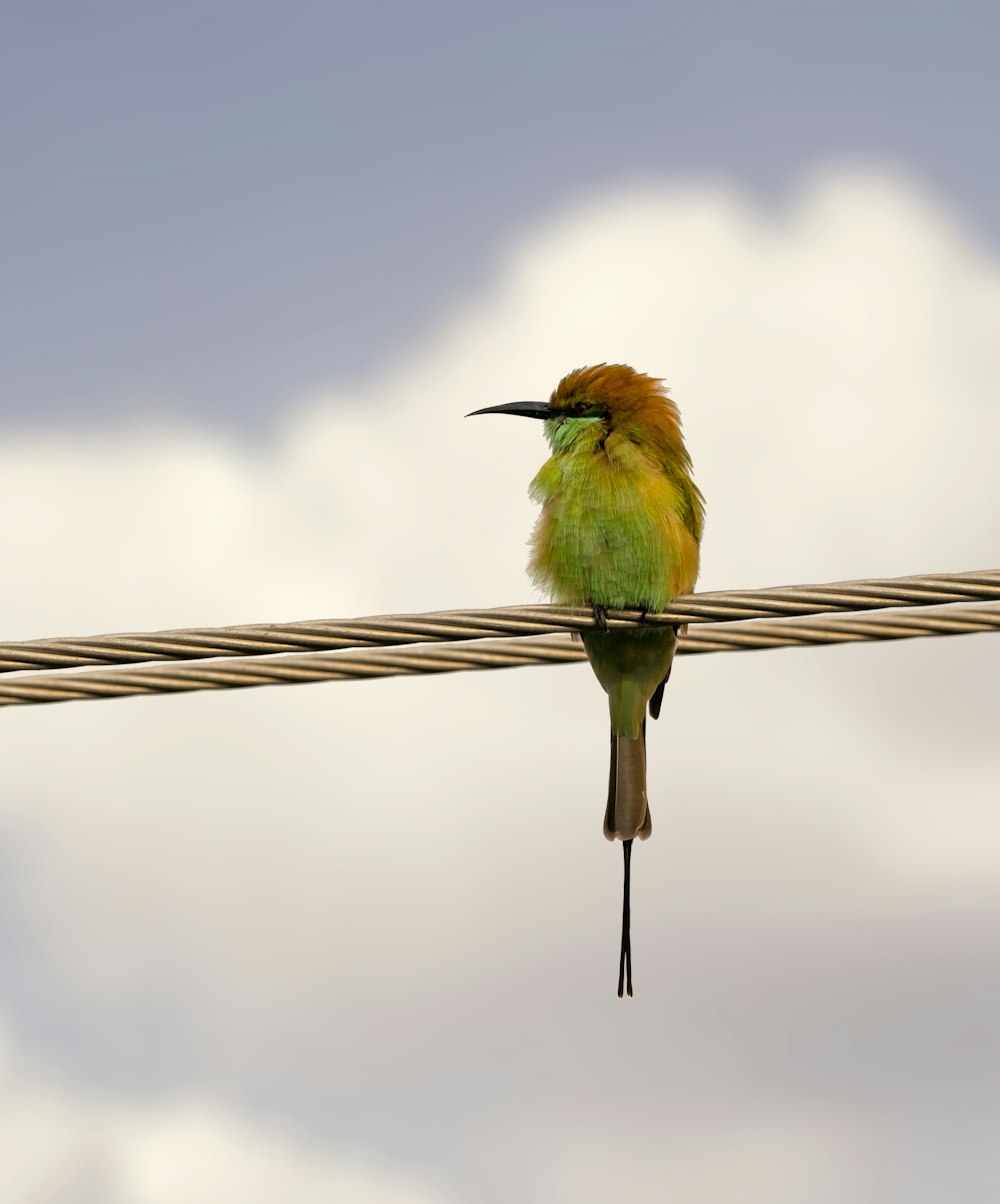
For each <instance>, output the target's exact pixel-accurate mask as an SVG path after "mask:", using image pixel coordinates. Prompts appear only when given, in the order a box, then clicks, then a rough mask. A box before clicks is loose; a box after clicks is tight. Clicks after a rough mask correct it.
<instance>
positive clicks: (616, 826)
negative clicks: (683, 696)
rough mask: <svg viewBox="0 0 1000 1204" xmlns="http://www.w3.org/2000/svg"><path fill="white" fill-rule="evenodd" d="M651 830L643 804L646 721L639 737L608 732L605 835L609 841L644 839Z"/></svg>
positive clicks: (644, 791)
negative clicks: (608, 755)
mask: <svg viewBox="0 0 1000 1204" xmlns="http://www.w3.org/2000/svg"><path fill="white" fill-rule="evenodd" d="M652 831H653V821H652V819H651V818H650V815H649V803H648V802H647V801H646V721H645V719H643V721H642V727H641V729H640V731H639V735H638V737H636V739H634V740H633V739H632V738H631V737H629V736H623V735H621V734H620V733H619V732H616V731H615V730H614V729H612V731H611V772H610V773H609V775H608V807H607V810H606V811H605V813H604V835H605V836H606V837H607V838H608V840H631V839H632V838H633V837H634V836H638V837H639V839H640V840H645V839H646V838H647V837H648V836H649V835H650V833H651V832H652Z"/></svg>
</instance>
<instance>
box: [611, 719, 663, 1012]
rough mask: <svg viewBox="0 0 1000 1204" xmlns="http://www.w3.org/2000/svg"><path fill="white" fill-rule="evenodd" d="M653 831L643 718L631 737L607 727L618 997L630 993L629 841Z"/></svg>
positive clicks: (630, 848) (630, 843)
mask: <svg viewBox="0 0 1000 1204" xmlns="http://www.w3.org/2000/svg"><path fill="white" fill-rule="evenodd" d="M652 831H653V821H652V820H651V819H650V817H649V803H648V802H647V801H646V720H645V719H643V721H642V727H641V728H640V729H639V735H638V736H637V737H635V738H634V739H633V738H632V737H630V736H623V735H621V733H620V732H616V731H615V730H614V728H612V729H611V772H610V774H609V775H608V809H607V811H606V812H605V813H604V835H605V836H606V837H607V838H608V840H620V841H622V851H623V853H624V854H625V881H624V883H623V892H622V943H621V955H620V957H619V959H618V998H619V999H621V997H622V995H624V994H625V992H626V990H627V991H628V994H629V995H630V996H631V994H632V903H631V898H630V896H631V893H632V890H631V887H632V883H631V878H632V874H631V867H632V840H633V838H634V837H636V836H638V837H639V839H640V840H645V839H646V837H647V836H649V834H650V833H651V832H652Z"/></svg>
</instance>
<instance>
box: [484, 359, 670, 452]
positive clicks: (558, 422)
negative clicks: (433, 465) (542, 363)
mask: <svg viewBox="0 0 1000 1204" xmlns="http://www.w3.org/2000/svg"><path fill="white" fill-rule="evenodd" d="M476 414H517V415H519V416H520V417H522V418H541V419H544V420H545V422H546V434H547V435H548V437H549V442H550V443H551V444H552V445H553V447H554V448H557V449H559V448H563V447H568V446H570V445H574V444H576V443H578V442H579V441H581V440H584V439H585V440H586V441H588V442H589V441H591V439H593V438H595V437H596V438H597V439H598V440H603V439H605V438H607V436H608V434H610V432H611V431H613V430H621V431H628V432H629V433H630V434H634V435H640V434H642V433H643V431H644V428H645V430H646V431H647V432H649V433H650V434H652V433H654V432H656V433H658V434H660V435H661V436H662V435H664V434H666V435H668V436H669V437H673V438H679V437H680V419H679V416H678V413H677V407H676V405H675V404H674V403H673V401H671V399H670V398H669V397H668V396H667V395H666V393H665V391H664V389H663V385H662V381H659V380H657V379H656V378H654V377H652V376H646V375H644V374H643V373H642V372H636V371H635V369H634V368H630V367H628V365H627V364H597V365H596V366H595V367H591V368H577V369H576V370H575V371H573V372H570V373H569V374H568V375H567V376H564V377H563V378H562V380H561V381H560V382H559V384H558V385H557V386H556V388H555V390H554V391H553V393H552V396H551V397H550V398H549V400H548V401H510V402H507V403H506V404H505V405H498V406H487V407H486V408H485V409H482V410H474V411H473V413H472V414H469V415H467V417H469V418H472V417H474V415H476ZM673 438H671V441H673Z"/></svg>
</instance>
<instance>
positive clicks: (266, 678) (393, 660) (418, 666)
mask: <svg viewBox="0 0 1000 1204" xmlns="http://www.w3.org/2000/svg"><path fill="white" fill-rule="evenodd" d="M985 631H1000V606H990V605H982V606H965V607H958V606H950V607H945V608H942V609H940V610H931V611H927V612H925V613H922V614H916V615H909V614H901V615H891V616H887V617H869V616H861V617H859V616H850V617H846V618H833V619H831V618H808V619H792V620H789V621H787V622H768V621H758V622H748V623H732V624H718V625H713V626H711V627H706V628H705V629H704V630H702V629H700V628H697V627H696V628H693V629H689V630H688V632H687V634H686V635H684V636H682V638H681V640H680V644H679V647H678V652H679V653H681V654H685V655H691V654H694V653H705V652H739V651H749V650H751V649H766V648H789V647H795V646H800V647H801V646H809V645H813V646H815V645H820V644H837V643H848V642H850V643H857V642H862V641H873V640H902V639H913V638H916V637H920V636H943V635H967V634H971V633H974V632H985ZM585 659H586V656H585V654H584V651H583V649H582V647H581V646H580V644H579V643H578V642H576V641H574V640H572V639H568V638H566V637H565V636H562V637H558V638H544V637H543V638H529V639H520V640H495V641H482V642H478V643H460V644H443V645H437V646H430V647H426V648H420V649H401V650H398V651H377V650H375V651H368V650H354V651H343V652H334V653H298V654H292V655H287V656H275V657H251V658H246V659H236V660H229V661H220V660H216V661H211V662H208V663H200V664H188V665H154V666H151V667H150V668H146V669H94V670H91V671H89V672H84V673H66V674H62V673H37V674H26V675H24V676H21V677H12V678H8V679H6V680H5V681H3V682H0V706H17V705H25V704H31V703H47V702H70V701H83V700H87V699H91V700H96V699H99V698H122V697H126V696H128V695H135V694H176V693H186V692H190V691H194V690H226V689H241V688H246V687H250V686H267V685H293V684H304V683H307V682H318V681H346V680H352V679H354V680H357V679H360V678H371V677H393V676H399V675H412V674H420V673H450V672H457V671H460V670H469V669H511V668H517V667H521V666H526V665H545V664H565V663H569V662H573V661H581V660H585Z"/></svg>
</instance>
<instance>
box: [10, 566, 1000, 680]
mask: <svg viewBox="0 0 1000 1204" xmlns="http://www.w3.org/2000/svg"><path fill="white" fill-rule="evenodd" d="M998 600H1000V569H991V570H986V571H983V572H977V573H945V574H936V575H924V576H919V577H890V578H885V579H878V580H872V581H838V582H833V583H831V584H828V585H789V586H778V587H775V588H771V589H758V590H738V591H723V592H716V593H702V594H690V595H686V596H682V597H679V598H676V599H675V600H674V602H673V604H672V606H671V608H670V610H669V611H667V612H665V613H664V614H659V615H648V616H646V618H645V621H646V622H647V623H651V624H652V623H656V624H664V623H690V624H701V623H728V622H731V621H733V620H739V619H759V618H772V617H776V616H785V617H788V616H793V615H809V614H824V613H831V612H836V611H858V610H878V609H881V608H886V607H895V606H935V605H941V604H943V603H949V602H986V601H998ZM638 617H639V615H638V612H637V611H625V610H621V611H610V612H609V618H608V623H609V625H610V626H612V627H623V626H628V625H629V624H631V623H634V622H635V621H636V620H637V619H638ZM593 623H594V619H593V616H592V614H591V613H590V611H589V610H581V609H576V608H572V607H559V606H520V607H500V608H497V609H493V610H455V611H434V612H431V613H429V614H417V615H382V616H377V617H374V618H364V619H350V620H327V619H316V620H306V621H304V622H297V623H265V624H250V625H245V626H238V627H193V628H183V629H179V630H175V631H155V632H135V633H129V634H124V635H99V636H81V637H61V638H58V639H42V640H20V641H16V642H10V643H0V673H16V672H21V671H23V670H27V669H68V668H82V667H85V666H89V665H121V664H141V663H144V662H149V661H167V660H170V661H193V660H201V659H206V658H216V657H236V656H267V655H272V654H275V653H284V652H303V651H307V650H311V651H314V652H321V651H335V650H337V649H341V648H359V647H388V646H392V645H401V644H424V643H430V642H438V641H448V640H481V639H489V638H491V637H495V636H498V635H509V636H524V635H552V634H555V633H558V632H566V631H583V630H586V629H587V628H589V627H592V626H593Z"/></svg>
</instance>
